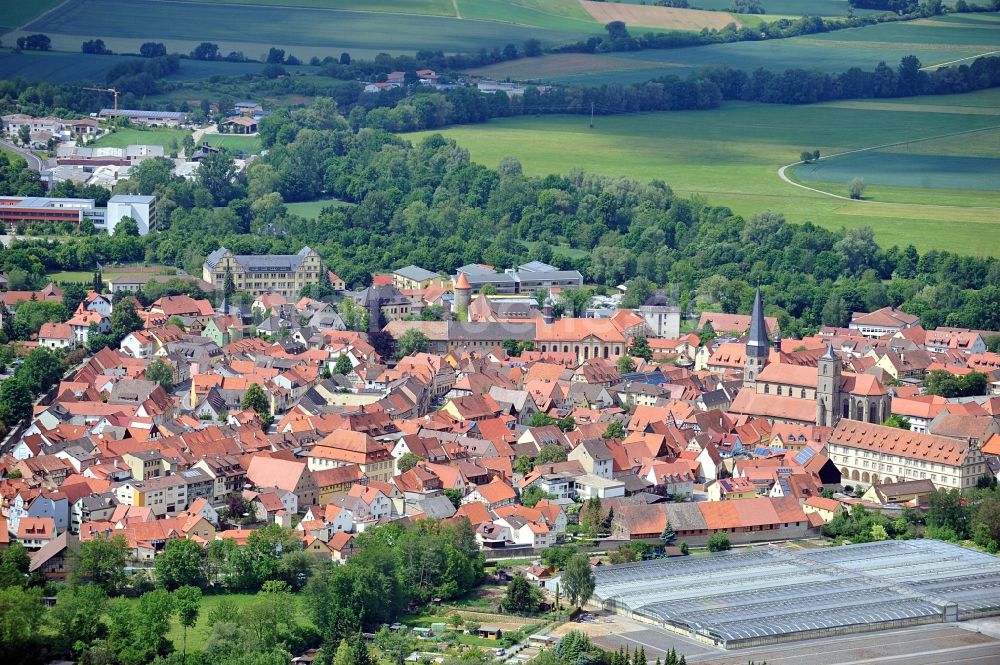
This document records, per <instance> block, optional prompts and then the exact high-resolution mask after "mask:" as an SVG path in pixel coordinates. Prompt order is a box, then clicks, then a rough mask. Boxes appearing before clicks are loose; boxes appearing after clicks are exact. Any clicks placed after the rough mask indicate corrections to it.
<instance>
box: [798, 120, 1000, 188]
mask: <svg viewBox="0 0 1000 665" xmlns="http://www.w3.org/2000/svg"><path fill="white" fill-rule="evenodd" d="M993 133H994V134H995V136H993V137H992V138H993V139H994V140H993V141H992V142H995V139H996V135H1000V129H998V130H993ZM971 136H981V134H973V135H971ZM987 138H989V137H987ZM970 140H971V139H970ZM994 154H1000V153H994ZM793 175H794V177H795V179H796V180H798V181H808V182H809V184H811V183H814V182H818V183H844V184H846V183H849V182H850V181H851V180H852V179H854V178H861V179H862V180H864V181H865V183H866V184H868V185H887V186H890V187H917V188H920V189H949V190H969V189H976V190H985V191H992V192H1000V158H996V157H972V156H967V155H941V154H932V155H928V154H921V153H920V152H916V151H915V152H912V153H905V152H898V151H893V150H872V151H868V152H859V153H854V154H851V155H842V156H840V157H832V158H830V159H822V160H820V161H818V162H816V163H813V164H803V165H801V166H797V167H795V169H794V171H793ZM821 189H822V187H821Z"/></svg>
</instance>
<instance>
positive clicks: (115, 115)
mask: <svg viewBox="0 0 1000 665" xmlns="http://www.w3.org/2000/svg"><path fill="white" fill-rule="evenodd" d="M84 90H93V91H94V92H110V93H111V94H112V95H114V96H115V112H114V114H113V115H112V116H111V117H112V118H116V117H118V91H117V90H115V89H114V88H84Z"/></svg>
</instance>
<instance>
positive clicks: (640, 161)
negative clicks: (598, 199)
mask: <svg viewBox="0 0 1000 665" xmlns="http://www.w3.org/2000/svg"><path fill="white" fill-rule="evenodd" d="M978 95H980V93H974V94H972V95H961V96H959V97H960V98H961V99H959V100H957V101H958V102H959V103H960V104H961V105H968V106H973V104H972V103H970V100H971V99H972V98H974V97H977V96H978ZM982 95H983V96H985V97H992V96H993V95H995V92H993V91H986V92H984V93H982ZM949 100H950V98H949V97H946V96H937V97H926V98H921V99H917V100H899V102H898V103H897V102H895V101H885V100H883V101H882V102H880V104H881V106H879V107H878V108H877V109H871V108H843V107H841V106H838V105H836V104H817V105H812V106H782V105H765V104H748V103H733V104H727V105H725V106H724V107H723V108H721V109H718V110H713V111H691V112H667V113H647V114H638V115H630V116H609V117H598V118H597V121H596V123H595V127H594V128H593V129H591V128H590V127H589V126H588V125H589V118H587V117H583V116H554V117H541V118H513V119H507V120H499V121H493V122H490V123H487V124H484V125H476V126H466V127H462V126H459V127H453V128H450V129H447V130H444V131H442V132H441V133H443V134H445V135H446V136H449V137H452V138H454V139H456V140H457V141H458V142H459V144H460V145H462V146H463V147H465V148H467V149H468V150H469V151H470V152H471V154H472V156H473V158H474V159H475V160H477V161H479V162H481V163H484V164H486V165H488V166H496V165H497V163H499V161H500V159H502V158H503V157H505V156H514V157H517V158H518V159H519V160H520V161H521V163H522V164H523V166H524V170H525V172H526V173H529V174H532V175H542V174H548V173H565V172H567V171H568V170H569V169H570V168H573V167H580V168H583V169H585V170H587V171H592V172H596V173H603V174H607V175H611V176H628V177H632V178H637V179H640V180H651V179H654V178H658V179H661V180H664V181H665V182H667V183H668V184H669V185H670V186H671V187H673V188H674V189H675V190H676V191H678V192H679V193H682V194H685V195H692V194H699V195H702V196H704V197H705V198H706V199H707V200H708V202H709V203H712V204H716V205H726V206H729V207H731V208H732V209H733V210H734V211H735V212H737V213H738V214H741V215H744V216H747V215H752V214H755V213H757V212H760V211H762V210H767V209H771V210H775V211H779V212H782V213H784V214H785V216H786V218H788V219H789V220H790V221H793V222H805V221H812V222H815V223H817V224H820V225H823V226H825V227H828V228H840V227H848V228H853V227H858V226H864V225H871V226H872V227H873V228H874V229H875V232H876V238H877V239H878V240H879V241H880V242H881V243H883V244H884V245H886V246H891V245H893V244H899V245H901V246H905V245H907V244H909V243H913V244H914V245H916V246H917V247H918V248H920V249H923V250H927V249H931V248H936V249H948V250H952V251H957V252H962V253H968V254H983V253H988V254H1000V191H997V190H998V188H997V187H994V188H993V189H992V190H989V189H980V190H971V189H970V190H961V191H959V190H952V189H927V188H924V187H922V183H921V182H920V181H911V182H912V186H909V187H901V186H891V185H888V184H886V185H878V184H875V185H872V186H871V187H869V188H868V189H867V190H866V192H865V198H866V199H868V200H867V201H860V202H859V201H843V200H839V199H834V198H831V197H827V196H824V195H822V194H818V193H813V192H809V191H806V190H802V189H799V188H797V187H794V186H791V185H788V184H787V183H783V182H782V181H781V180H779V178H778V176H777V170H778V168H779V167H780V166H782V165H784V164H788V163H791V162H794V161H796V160H797V159H798V156H799V153H800V152H801V151H802V150H803V149H814V148H816V149H819V150H820V151H821V152H822V153H823V154H833V153H836V152H841V151H846V150H850V149H855V148H863V147H870V146H875V145H881V144H884V143H891V142H894V141H905V140H914V139H918V138H926V137H930V136H940V135H942V134H948V133H952V132H957V131H963V130H970V129H978V128H985V127H991V126H995V125H1000V117H997V116H993V115H988V114H977V113H964V112H962V109H961V108H960V107H959V108H948V104H949ZM914 102H916V103H917V105H914ZM919 104H922V105H924V107H935V108H936V110H934V111H927V110H921V109H922V108H923V107H922V106H920V105H919ZM902 107H907V108H902ZM895 109H898V110H895ZM915 109H916V110H915ZM902 110H906V111H907V112H906V113H901V112H900V111H902ZM942 110H943V111H946V112H941V111H942ZM427 133H429V132H425V133H417V134H413V135H410V136H409V138H410V139H411V140H414V141H416V140H419V139H420V137H421V136H422V135H425V134H427ZM971 136H974V135H971ZM957 140H958V139H956V141H957ZM961 140H963V141H964V140H967V139H961ZM939 143H947V142H939ZM914 145H916V144H914ZM970 151H971V149H970ZM941 152H942V153H943V152H945V149H944V148H942V149H941ZM925 165H926V163H925ZM793 176H794V174H793ZM997 182H1000V179H998V180H997ZM810 184H811V183H810ZM845 185H846V183H840V184H839V185H837V186H840V187H844V186H845ZM820 189H822V188H820ZM831 191H832V190H831ZM944 229H947V230H946V231H944V232H943V230H944Z"/></svg>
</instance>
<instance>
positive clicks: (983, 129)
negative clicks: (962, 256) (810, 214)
mask: <svg viewBox="0 0 1000 665" xmlns="http://www.w3.org/2000/svg"><path fill="white" fill-rule="evenodd" d="M994 129H1000V125H992V126H990V127H980V128H978V129H968V130H965V131H961V132H949V133H947V134H938V135H937V136H925V137H923V138H919V139H909V140H906V141H894V142H892V143H883V144H881V145H873V146H869V147H867V148H856V149H854V150H844V151H842V152H837V153H834V154H832V155H823V156H822V157H820V158H819V160H817V161H820V160H823V159H833V158H834V157H843V156H844V155H853V154H856V153H859V152H869V151H871V150H881V149H882V148H894V147H896V146H900V145H906V144H908V143H921V142H923V141H933V140H935V139H945V138H950V137H953V136H964V135H966V134H976V133H979V132H986V131H990V130H994ZM802 163H803V162H802V161H801V160H799V161H797V162H792V163H791V164H785V165H784V166H782V167H781V168H780V169H778V177H779V178H781V179H782V180H784V181H785V182H786V183H788V184H789V185H792V186H793V187H798V188H799V189H804V190H806V191H810V192H815V193H817V194H822V195H823V196H829V197H830V198H834V199H840V200H841V201H851V202H857V203H873V204H877V205H887V206H915V207H917V208H974V209H979V210H994V209H995V207H994V206H954V205H937V204H934V203H903V202H899V201H867V200H865V199H852V198H850V197H849V196H843V195H841V194H834V193H833V192H826V191H823V190H822V189H817V188H815V187H809V186H808V185H803V184H802V183H798V182H795V181H794V180H792V179H791V178H789V177H788V176H787V175H786V174H785V171H786V170H788V169H789V168H791V167H793V166H797V165H798V164H802Z"/></svg>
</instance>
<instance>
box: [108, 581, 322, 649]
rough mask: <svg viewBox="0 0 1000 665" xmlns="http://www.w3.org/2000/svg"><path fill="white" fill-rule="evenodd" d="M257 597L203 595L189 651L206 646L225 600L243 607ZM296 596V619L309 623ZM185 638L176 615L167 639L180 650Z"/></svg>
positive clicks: (189, 635)
mask: <svg viewBox="0 0 1000 665" xmlns="http://www.w3.org/2000/svg"><path fill="white" fill-rule="evenodd" d="M255 598H256V596H255V595H254V594H250V593H227V594H217V595H206V596H203V597H202V599H201V612H200V613H199V614H198V622H197V623H196V624H195V625H194V627H192V628H189V629H188V633H187V647H188V652H192V651H201V650H203V649H204V648H205V643H206V642H207V641H208V638H209V636H210V635H211V634H212V627H211V626H210V625H209V619H208V617H209V615H210V614H211V613H212V610H214V609H215V608H216V607H218V606H219V605H220V604H221V603H224V602H228V603H232V604H233V605H235V606H236V607H237V608H239V609H242V608H244V607H246V606H247V605H250V604H252V603H253V601H254V599H255ZM294 598H295V600H296V601H297V603H298V615H297V616H296V620H297V621H298V623H299V624H300V625H309V623H310V622H309V619H308V617H306V613H305V607H304V603H305V597H304V596H303V595H302V594H296V595H295V596H294ZM126 602H129V603H137V602H139V600H138V599H137V598H128V599H126ZM183 638H184V629H183V627H182V626H181V625H180V623H179V622H178V621H177V617H176V616H173V617H171V619H170V630H169V631H168V632H167V639H168V640H170V641H171V642H173V643H174V648H175V649H177V650H178V651H180V649H181V641H182V640H183Z"/></svg>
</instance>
